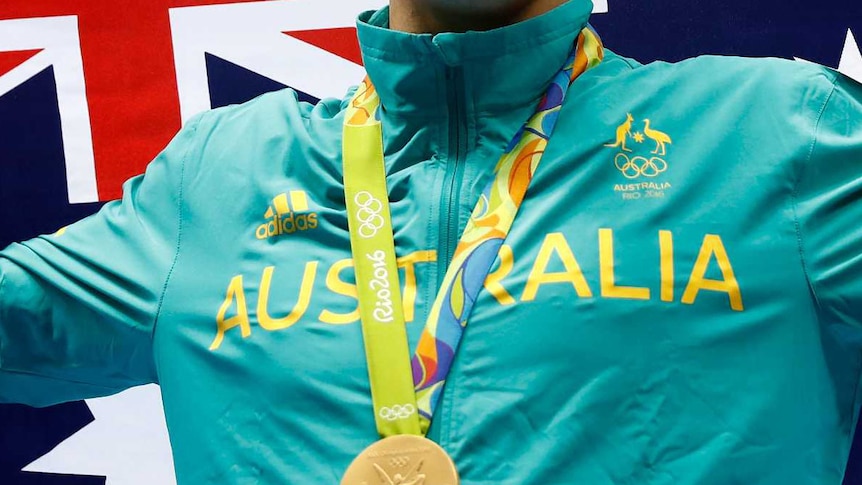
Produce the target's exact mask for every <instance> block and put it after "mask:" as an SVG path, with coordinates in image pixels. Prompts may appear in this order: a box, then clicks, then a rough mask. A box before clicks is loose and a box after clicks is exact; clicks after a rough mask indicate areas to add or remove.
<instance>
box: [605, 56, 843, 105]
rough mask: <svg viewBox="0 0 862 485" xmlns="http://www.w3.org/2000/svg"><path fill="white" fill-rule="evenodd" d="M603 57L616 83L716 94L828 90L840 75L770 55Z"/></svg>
mask: <svg viewBox="0 0 862 485" xmlns="http://www.w3.org/2000/svg"><path fill="white" fill-rule="evenodd" d="M607 59H609V60H610V62H609V63H608V65H609V66H612V68H613V72H614V74H615V76H614V77H615V78H616V80H617V81H618V82H624V83H628V84H652V85H655V86H660V85H672V86H684V87H685V88H686V89H689V90H698V89H699V90H704V91H712V92H715V93H716V94H719V92H720V90H723V89H726V90H734V91H738V90H742V91H746V92H750V91H757V92H760V93H761V94H762V95H763V96H766V97H774V96H787V95H798V94H801V93H802V92H803V91H809V90H811V89H814V90H826V91H828V90H829V89H830V88H831V86H832V85H833V84H835V82H836V80H837V79H838V78H839V77H840V76H841V75H840V74H839V73H838V72H836V71H834V70H832V69H829V68H826V67H824V66H821V65H819V64H814V63H811V62H805V61H793V60H788V59H780V58H774V57H759V58H753V57H737V56H722V55H703V56H697V57H692V58H689V59H685V60H682V61H678V62H665V61H654V62H650V63H646V64H642V63H640V62H638V61H636V60H634V59H630V58H627V57H624V56H621V55H619V54H616V53H614V52H612V51H609V52H608V55H607Z"/></svg>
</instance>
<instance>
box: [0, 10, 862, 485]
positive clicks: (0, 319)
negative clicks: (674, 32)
mask: <svg viewBox="0 0 862 485" xmlns="http://www.w3.org/2000/svg"><path fill="white" fill-rule="evenodd" d="M589 3H590V2H588V1H587V0H571V1H570V2H568V3H566V4H564V5H563V6H562V7H560V8H558V9H556V10H554V11H552V12H550V13H548V14H546V15H544V16H541V17H538V18H535V19H533V20H530V21H528V22H524V23H522V24H518V25H514V26H511V27H507V28H504V29H499V30H495V31H490V32H484V33H476V32H471V33H467V34H440V35H437V36H430V35H408V34H404V33H398V32H393V31H390V30H388V29H386V22H387V15H386V11H382V12H380V13H378V14H377V15H376V16H373V17H372V15H371V14H370V13H369V14H365V15H363V16H362V17H361V19H360V22H359V35H360V40H361V44H362V52H363V56H364V59H365V63H366V66H367V69H368V72H369V74H370V76H371V77H372V79H373V81H374V83H375V85H376V86H377V88H378V90H379V91H380V95H381V100H382V104H383V112H382V116H383V124H384V130H385V151H386V157H387V168H388V173H389V176H388V183H389V191H390V194H391V195H390V198H391V201H392V212H393V218H394V223H395V228H396V235H395V239H396V248H397V252H398V255H399V257H400V258H401V260H402V261H401V262H402V271H401V278H402V284H403V286H404V287H405V298H407V299H408V301H407V305H406V307H407V309H408V310H407V317H408V319H409V320H410V323H408V331H409V334H410V339H411V345H414V346H415V343H416V339H417V338H418V335H419V333H420V332H421V329H422V325H423V322H424V319H425V317H426V315H427V312H428V309H429V307H430V303H431V301H432V299H433V297H434V294H435V291H436V288H437V286H438V284H439V281H440V278H442V275H443V272H444V269H445V267H446V264H447V263H448V260H449V258H450V257H451V253H452V251H453V249H454V245H455V243H456V242H457V237H458V235H459V234H460V232H461V230H462V229H463V227H464V225H465V223H466V220H467V217H468V215H469V212H470V210H471V209H472V206H473V204H474V203H475V201H476V197H477V196H478V194H479V192H480V191H481V189H482V187H483V186H484V185H485V183H486V182H487V180H488V178H489V177H490V176H491V173H492V169H493V165H494V163H495V162H496V160H497V158H498V157H499V155H500V153H501V152H502V151H503V148H504V147H505V145H506V143H507V142H508V140H509V139H510V137H511V136H512V134H513V133H514V132H515V131H516V130H517V129H518V127H519V125H520V124H521V123H522V122H523V120H524V119H526V117H527V116H528V114H529V113H530V112H531V111H532V109H533V107H534V105H535V103H536V102H537V100H538V98H539V96H540V95H541V92H542V89H543V88H544V87H545V85H546V84H547V83H548V81H549V79H550V78H551V76H553V74H554V73H555V72H556V70H557V69H558V68H559V65H560V64H561V63H562V62H563V60H564V58H565V56H566V54H567V53H568V49H569V47H570V45H571V43H572V41H573V39H574V38H575V36H576V34H577V32H578V31H579V30H580V29H581V28H582V27H583V25H585V23H586V22H587V20H588V17H589V11H590V5H589ZM346 99H348V98H347V97H345V100H346ZM345 100H324V101H323V102H321V103H320V104H319V105H317V106H310V105H308V104H303V103H298V102H297V100H296V96H295V95H294V93H292V92H291V91H282V92H278V93H274V94H269V95H265V96H262V97H260V98H258V99H257V100H254V101H252V102H250V103H247V104H244V105H241V106H236V107H229V108H225V109H219V110H215V111H212V112H208V113H204V114H202V115H200V116H199V117H198V118H196V119H194V120H193V121H191V122H190V123H188V124H187V126H186V127H185V128H184V129H183V130H182V131H181V133H180V134H179V135H178V136H177V138H176V139H175V140H174V141H173V142H172V143H171V145H170V146H169V147H168V148H167V149H166V150H165V151H164V152H163V153H162V154H161V155H160V156H159V157H158V158H157V159H156V160H155V161H154V162H153V163H152V164H151V166H150V167H149V169H148V170H147V173H146V175H145V176H143V177H139V178H136V179H133V180H131V181H130V182H128V184H127V185H126V187H125V189H126V191H125V194H126V195H125V197H124V199H123V200H122V201H120V202H115V203H111V204H108V205H107V206H106V207H105V208H104V210H102V211H101V212H100V213H99V214H97V215H95V216H93V217H91V218H88V219H86V220H84V221H81V222H80V223H77V224H75V225H73V226H71V227H69V228H68V229H67V230H66V231H65V232H64V233H62V234H60V235H50V236H44V237H41V238H37V239H35V240H32V241H28V242H25V243H22V244H15V245H12V246H10V247H9V248H7V249H5V250H4V251H3V252H2V253H0V401H2V402H24V403H29V404H35V405H47V404H50V403H54V402H59V401H63V400H69V399H79V398H85V397H92V396H101V395H106V394H110V393H113V392H117V391H119V390H121V389H124V388H126V387H129V386H133V385H136V384H142V383H148V382H158V383H160V384H161V386H162V392H163V396H164V404H165V410H166V414H167V419H168V425H169V427H170V431H171V439H172V444H173V447H174V455H175V462H176V467H177V474H178V480H179V483H180V484H182V485H198V484H208V483H212V484H216V483H218V484H227V483H229V484H308V483H337V482H338V480H339V478H340V476H341V474H342V473H343V471H344V470H345V468H346V467H347V465H348V464H349V462H350V460H351V459H352V458H353V456H355V455H356V453H358V452H359V451H360V450H361V449H363V448H364V447H365V446H367V445H368V444H370V443H371V442H373V441H374V440H375V439H376V436H375V426H374V420H373V416H372V409H371V399H370V395H369V387H368V377H367V373H366V368H365V360H364V355H363V345H362V337H361V331H360V326H359V324H358V322H357V321H356V314H355V313H354V311H355V309H356V306H357V302H356V300H355V297H354V295H355V287H353V286H352V282H353V273H352V269H351V268H350V263H349V258H350V247H349V239H348V233H347V218H346V216H345V209H344V207H345V206H344V196H343V193H342V180H341V170H340V164H341V155H340V153H341V140H340V138H341V123H342V115H343V108H344V103H345V102H346V101H345ZM560 116H561V118H560V121H559V123H558V126H557V131H556V133H555V135H554V136H553V139H552V141H551V143H550V145H549V147H548V151H547V154H546V156H545V157H544V160H543V161H542V165H541V167H540V168H539V170H538V172H537V176H536V178H535V180H534V181H533V184H532V186H531V187H530V190H529V192H528V195H527V199H526V201H525V202H524V204H523V206H522V208H521V211H520V213H519V215H518V218H517V220H516V221H515V226H514V228H513V230H512V232H511V234H510V237H509V239H508V241H507V245H506V247H505V248H504V250H503V251H502V253H501V257H500V258H499V259H498V263H497V264H496V265H495V268H494V272H493V273H492V274H491V276H490V277H489V279H488V281H487V282H486V291H484V292H482V293H481V294H479V295H478V301H477V304H476V309H475V311H474V314H473V315H472V318H471V319H470V323H469V326H468V328H467V331H466V333H465V336H464V340H463V342H462V346H461V349H460V352H459V354H458V357H457V359H456V362H455V366H454V368H453V370H452V374H451V376H450V379H449V382H448V385H447V388H446V390H445V393H444V396H443V398H442V400H441V404H440V407H439V408H438V410H437V413H436V419H435V422H434V423H433V425H432V429H431V431H430V434H429V436H430V438H432V439H434V440H435V441H437V442H438V443H440V444H441V445H442V446H443V447H444V448H445V449H446V450H447V451H448V452H449V453H450V454H451V455H452V456H453V458H454V460H455V462H456V463H457V464H458V466H459V468H460V470H461V473H462V476H463V479H462V483H463V484H464V485H490V484H495V485H498V484H506V485H532V484H537V485H538V484H589V485H604V484H629V483H632V484H634V483H637V484H650V485H659V484H675V485H680V484H697V485H713V484H714V485H727V484H734V483H745V484H754V483H756V484H769V485H772V484H775V485H786V484H794V485H796V484H799V485H815V484H816V485H827V484H839V483H840V482H841V478H842V475H843V472H844V465H845V462H846V459H847V455H848V452H849V446H850V442H851V438H852V432H853V429H854V425H855V422H856V418H857V410H858V409H859V407H860V404H862V402H860V398H859V395H858V394H859V393H858V388H859V382H860V368H862V358H860V357H862V354H860V345H862V329H860V323H862V278H860V277H859V276H858V275H860V272H862V232H860V224H859V221H860V220H862V200H860V197H862V87H860V86H859V85H858V84H855V83H854V82H853V81H851V80H849V79H847V78H845V77H843V76H841V75H839V74H837V73H835V72H833V71H830V70H828V69H825V68H821V67H817V66H814V65H809V64H803V63H795V62H788V61H782V60H750V59H738V58H721V57H702V58H697V59H692V60H689V61H686V62H682V63H678V64H666V63H660V62H659V63H653V64H650V65H646V66H642V65H639V64H637V63H636V62H634V61H632V60H629V59H625V58H623V57H620V56H618V55H615V54H613V53H612V52H608V53H607V59H606V60H605V62H604V63H602V64H601V66H599V67H597V68H595V69H593V70H590V71H589V72H588V73H587V74H585V75H584V76H582V77H581V78H580V79H579V80H578V81H577V82H576V83H575V85H574V86H573V88H572V90H571V92H570V94H569V97H568V99H567V100H566V102H565V105H564V107H563V110H562V113H561V115H560ZM629 116H630V120H629ZM646 120H649V128H648V127H647V122H646ZM623 141H624V142H625V145H623V144H622V142H623ZM609 145H610V146H609ZM219 322H221V323H220V324H219ZM219 325H221V329H222V331H223V338H222V339H221V340H220V339H219V337H218V335H219Z"/></svg>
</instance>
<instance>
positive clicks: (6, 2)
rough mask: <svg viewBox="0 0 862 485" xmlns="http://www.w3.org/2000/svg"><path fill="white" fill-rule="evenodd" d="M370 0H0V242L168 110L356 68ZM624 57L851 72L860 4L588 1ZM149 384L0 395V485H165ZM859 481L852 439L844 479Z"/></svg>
mask: <svg viewBox="0 0 862 485" xmlns="http://www.w3.org/2000/svg"><path fill="white" fill-rule="evenodd" d="M386 1H387V0H269V1H255V0H0V248H2V247H5V246H6V245H7V244H8V243H10V242H13V241H17V240H22V239H27V238H30V237H33V236H35V235H38V234H42V233H47V232H53V231H55V230H56V229H58V228H59V227H62V226H64V225H66V224H68V223H70V222H73V221H75V220H77V219H80V218H82V217H84V216H86V215H88V214H90V213H92V212H95V211H96V210H97V209H98V208H99V207H100V206H101V204H102V203H103V202H105V201H108V200H111V199H114V198H117V197H119V196H120V194H121V184H122V182H123V181H124V180H126V179H127V178H129V177H131V176H133V175H136V174H138V173H141V172H142V171H143V170H144V168H145V166H146V164H147V162H148V161H149V160H151V159H152V158H153V157H154V156H155V155H156V154H157V153H158V152H159V151H160V150H161V149H162V148H163V147H164V146H165V145H166V144H167V142H168V141H169V140H170V139H171V137H172V136H173V135H174V134H175V133H176V131H177V130H178V129H179V128H180V126H181V124H182V123H183V121H184V120H187V119H188V118H190V117H191V116H193V115H194V114H196V113H198V112H200V111H202V110H206V109H210V108H215V107H219V106H224V105H228V104H233V103H241V102H243V101H247V100H249V99H251V98H253V97H255V96H257V95H259V94H261V93H264V92H267V91H272V90H277V89H282V88H285V87H291V88H293V89H295V90H296V91H297V92H298V93H299V96H300V98H301V99H304V100H307V101H311V102H315V101H316V100H317V99H319V98H321V97H324V96H335V97H341V96H342V95H343V94H344V93H345V92H346V90H347V88H348V87H349V86H350V85H351V84H353V83H356V82H357V81H359V80H361V79H362V76H363V69H362V67H361V62H362V61H361V57H360V55H359V49H358V46H357V44H356V40H355V33H356V32H355V29H354V28H353V25H354V19H355V17H356V15H357V14H358V13H359V12H360V11H362V10H367V9H372V8H377V7H380V6H382V5H384V4H385V2H386ZM594 2H595V12H596V14H595V15H594V17H593V25H594V26H595V27H596V30H598V32H599V33H600V34H601V36H602V37H603V39H604V41H605V43H606V44H607V45H608V46H609V47H610V48H611V49H613V50H614V51H616V52H618V53H620V54H623V55H626V56H629V57H634V58H636V59H637V60H639V61H641V62H649V61H653V60H666V61H676V60H681V59H684V58H687V57H692V56H697V55H701V54H727V55H742V56H778V57H784V58H789V59H794V58H796V59H798V60H799V61H800V62H805V61H808V62H817V63H821V64H825V65H827V66H830V67H833V68H837V69H840V70H841V71H842V72H844V73H846V74H848V75H850V76H852V77H855V78H856V79H857V80H860V81H862V55H860V50H859V46H860V44H859V43H858V42H857V39H858V40H859V41H860V42H862V0H820V1H817V2H812V1H810V0H720V1H716V0H650V1H644V0H635V1H633V0H594ZM172 466H173V465H172V461H171V457H170V445H169V443H168V439H167V432H166V430H165V424H164V416H163V415H162V411H161V404H160V396H159V391H158V387H156V386H146V387H141V388H136V389H132V390H129V391H127V392H125V393H122V394H120V395H118V396H114V397H109V398H102V399H93V400H89V401H87V402H77V403H69V404H64V405H60V406H55V407H53V408H48V409H33V408H28V407H25V406H15V405H5V406H4V405H0V484H3V485H25V484H26V485H37V484H38V485H72V484H75V485H101V484H109V485H152V484H159V485H170V484H175V483H176V481H175V479H174V477H173V471H172ZM845 483H846V484H852V485H857V484H858V485H862V433H857V439H856V441H855V443H854V447H853V451H852V453H851V457H850V462H849V464H848V468H847V475H846V478H845Z"/></svg>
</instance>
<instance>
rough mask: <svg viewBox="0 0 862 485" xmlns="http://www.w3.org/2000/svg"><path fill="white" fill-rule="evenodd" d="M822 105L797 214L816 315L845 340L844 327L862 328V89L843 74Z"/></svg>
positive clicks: (798, 189)
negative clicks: (815, 304)
mask: <svg viewBox="0 0 862 485" xmlns="http://www.w3.org/2000/svg"><path fill="white" fill-rule="evenodd" d="M818 104H819V111H818V112H815V113H813V116H812V137H811V150H810V156H809V157H808V160H807V161H806V163H805V165H804V166H803V167H802V170H801V173H800V176H799V180H798V183H797V187H796V191H795V194H794V199H795V213H796V214H795V215H796V218H797V224H798V237H799V241H800V253H801V255H802V259H803V264H804V265H805V270H806V273H807V275H808V280H809V284H810V287H811V291H812V295H813V296H814V298H815V300H816V303H817V311H818V313H819V315H818V316H819V317H820V319H821V320H822V322H823V323H824V324H826V328H828V332H829V335H830V336H831V337H830V339H836V338H837V340H844V341H846V340H847V335H846V334H847V330H848V329H849V328H850V327H844V326H843V325H841V324H848V325H851V326H852V327H857V328H858V327H860V326H862V85H860V84H859V83H856V82H855V81H853V80H851V79H849V78H847V77H845V76H841V75H839V76H838V77H837V78H835V81H834V83H833V85H832V86H831V89H830V90H828V91H826V96H825V97H824V99H823V101H822V102H819V103H818ZM835 324H838V325H835ZM841 327H844V329H843V330H842V329H841ZM842 332H843V334H844V335H843V336H842ZM851 335H852V334H851ZM858 338H859V336H858V335H857V336H856V337H855V339H857V340H858ZM857 343H858V342H857Z"/></svg>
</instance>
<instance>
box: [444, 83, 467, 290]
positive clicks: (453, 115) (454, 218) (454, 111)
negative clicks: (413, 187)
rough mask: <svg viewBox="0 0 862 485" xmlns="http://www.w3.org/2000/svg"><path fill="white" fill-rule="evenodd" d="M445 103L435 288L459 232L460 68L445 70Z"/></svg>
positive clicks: (463, 139) (463, 138) (463, 151)
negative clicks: (446, 121)
mask: <svg viewBox="0 0 862 485" xmlns="http://www.w3.org/2000/svg"><path fill="white" fill-rule="evenodd" d="M446 80H447V89H446V97H447V106H448V109H449V146H448V153H447V157H446V172H445V175H444V176H443V190H442V192H441V193H440V223H439V231H440V232H439V234H440V239H439V243H438V247H437V288H438V289H439V288H440V286H441V285H442V283H443V277H444V276H445V274H446V269H447V268H449V264H450V263H451V262H452V256H453V254H454V253H455V247H456V246H457V244H458V240H459V239H460V238H461V234H459V232H458V227H459V225H460V220H459V212H460V201H461V184H462V183H463V181H464V158H465V157H466V155H467V133H466V131H467V127H466V121H465V118H466V113H465V111H466V110H465V108H464V105H465V103H464V90H463V87H464V71H463V69H462V68H460V67H450V68H447V70H446Z"/></svg>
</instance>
